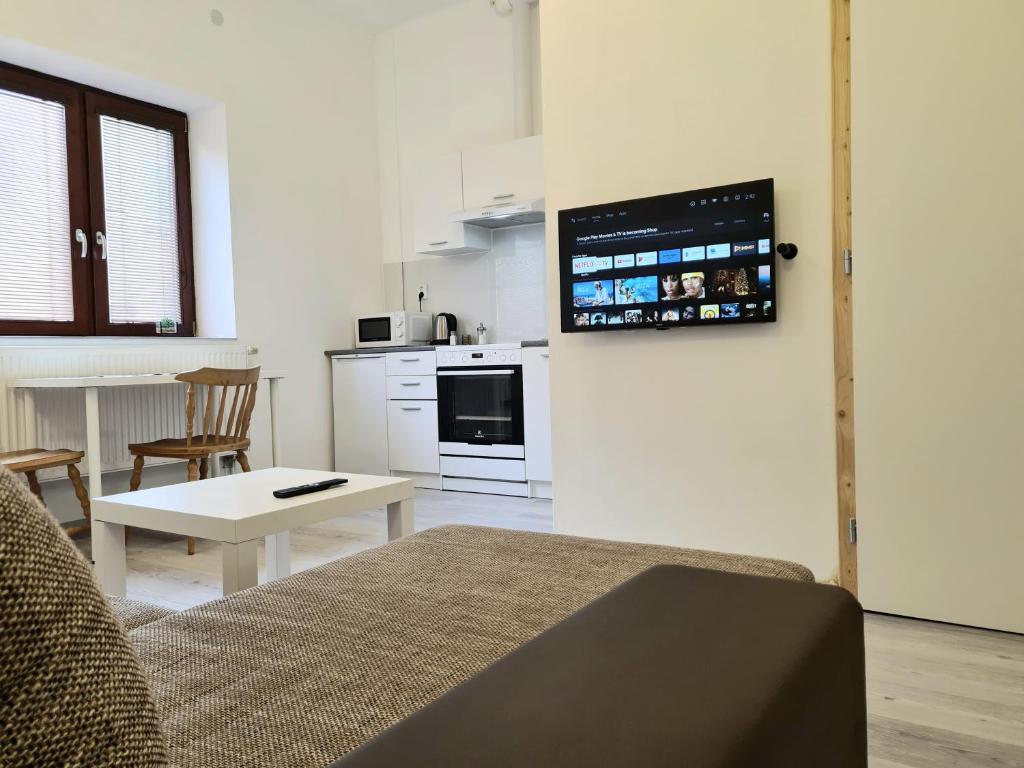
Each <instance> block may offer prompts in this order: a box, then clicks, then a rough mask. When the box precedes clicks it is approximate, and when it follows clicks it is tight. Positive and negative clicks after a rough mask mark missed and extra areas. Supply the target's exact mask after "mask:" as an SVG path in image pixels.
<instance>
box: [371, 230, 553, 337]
mask: <svg viewBox="0 0 1024 768" xmlns="http://www.w3.org/2000/svg"><path fill="white" fill-rule="evenodd" d="M544 262H545V249H544V225H543V224H536V225H533V226H528V227H512V228H510V229H501V230H495V232H494V247H493V248H492V249H491V250H490V251H489V252H488V253H484V254H479V255H476V256H448V257H444V258H437V259H425V260H422V261H409V262H405V264H403V265H402V267H403V273H404V276H403V282H404V288H405V290H404V294H405V309H407V310H410V311H415V310H417V309H418V301H417V297H416V286H418V285H420V284H421V283H427V285H428V291H429V293H428V297H427V301H425V302H423V311H424V312H432V313H437V312H451V313H452V314H454V315H455V316H456V317H457V318H458V321H459V334H460V335H461V334H463V333H472V334H473V335H474V338H475V335H476V327H477V326H478V325H479V324H480V322H481V321H483V324H484V325H486V326H487V337H488V340H489V341H491V342H499V343H500V342H511V341H521V340H523V339H532V338H543V337H544V336H546V335H547V303H546V286H545V281H546V270H545V263H544ZM392 277H393V276H392ZM387 278H388V275H387V274H385V279H387Z"/></svg>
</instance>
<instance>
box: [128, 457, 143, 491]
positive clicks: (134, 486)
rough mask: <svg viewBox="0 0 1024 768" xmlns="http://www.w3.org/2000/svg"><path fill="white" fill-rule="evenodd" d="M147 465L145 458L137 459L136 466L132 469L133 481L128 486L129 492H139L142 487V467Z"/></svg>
mask: <svg viewBox="0 0 1024 768" xmlns="http://www.w3.org/2000/svg"><path fill="white" fill-rule="evenodd" d="M145 463H146V457H145V456H136V457H135V466H134V467H133V468H132V479H131V483H130V484H129V485H128V490H130V491H137V490H139V486H140V485H142V465H143V464H145Z"/></svg>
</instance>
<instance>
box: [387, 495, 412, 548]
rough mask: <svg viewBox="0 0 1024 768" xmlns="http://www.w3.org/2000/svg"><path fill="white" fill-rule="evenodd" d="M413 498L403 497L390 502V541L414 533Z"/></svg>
mask: <svg viewBox="0 0 1024 768" xmlns="http://www.w3.org/2000/svg"><path fill="white" fill-rule="evenodd" d="M414 531H415V529H414V527H413V500H412V499H402V500H401V501H396V502H395V503H393V504H388V541H394V540H395V539H400V538H402V537H403V536H409V535H410V534H412V533H414Z"/></svg>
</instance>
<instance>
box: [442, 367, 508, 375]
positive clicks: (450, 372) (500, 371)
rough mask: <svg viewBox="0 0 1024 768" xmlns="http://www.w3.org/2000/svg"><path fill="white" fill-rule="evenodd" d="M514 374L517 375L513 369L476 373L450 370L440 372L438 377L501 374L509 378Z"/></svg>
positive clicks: (494, 369) (496, 369) (495, 369)
mask: <svg viewBox="0 0 1024 768" xmlns="http://www.w3.org/2000/svg"><path fill="white" fill-rule="evenodd" d="M514 373H515V371H513V370H512V369H511V368H491V369H489V370H486V371H476V370H474V371H460V370H458V369H455V370H450V371H448V370H446V371H440V370H439V371H438V372H437V375H438V376H495V375H499V374H504V375H507V376H511V375H512V374H514Z"/></svg>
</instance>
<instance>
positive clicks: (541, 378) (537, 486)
mask: <svg viewBox="0 0 1024 768" xmlns="http://www.w3.org/2000/svg"><path fill="white" fill-rule="evenodd" d="M549 364H550V352H549V351H548V348H547V347H525V348H524V349H523V436H524V440H523V442H524V443H525V444H526V479H527V480H529V481H530V485H531V495H536V496H546V497H550V495H551V375H550V369H549Z"/></svg>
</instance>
